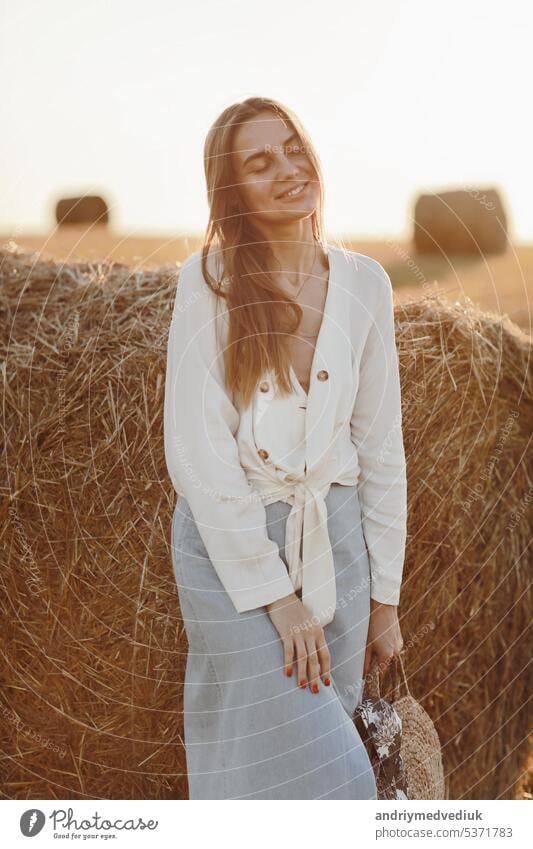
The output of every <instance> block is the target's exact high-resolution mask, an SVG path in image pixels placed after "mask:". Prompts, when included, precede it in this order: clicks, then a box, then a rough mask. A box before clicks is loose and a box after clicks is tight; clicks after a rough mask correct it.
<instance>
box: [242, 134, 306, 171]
mask: <svg viewBox="0 0 533 849" xmlns="http://www.w3.org/2000/svg"><path fill="white" fill-rule="evenodd" d="M296 138H298V133H296V132H294V133H291V135H290V136H289V138H287V139H285V141H284V142H282V145H283V147H285V146H286V145H288V144H289V142H291V141H292V140H293V139H296ZM260 156H267V152H266V150H259V151H257V152H256V153H251V154H250V156H247V157H246V159H245V160H244V162H243V163H242V167H243V168H244V166H245V165H248V163H249V162H251V161H252V159H257V158H258V157H260Z"/></svg>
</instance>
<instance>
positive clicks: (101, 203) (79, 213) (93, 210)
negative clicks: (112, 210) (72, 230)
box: [56, 195, 109, 225]
mask: <svg viewBox="0 0 533 849" xmlns="http://www.w3.org/2000/svg"><path fill="white" fill-rule="evenodd" d="M56 222H57V224H59V225H66V224H68V225H71V224H76V225H78V224H108V223H109V210H108V207H107V203H106V202H105V200H104V199H103V198H102V197H100V196H99V195H83V197H74V198H61V200H59V201H58V202H57V204H56Z"/></svg>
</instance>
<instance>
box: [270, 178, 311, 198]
mask: <svg viewBox="0 0 533 849" xmlns="http://www.w3.org/2000/svg"><path fill="white" fill-rule="evenodd" d="M308 182H309V181H307V182H306V183H300V185H298V186H295V188H294V189H290V190H289V189H288V190H287V191H286V192H283V193H282V194H281V195H278V196H277V197H276V200H279V199H280V198H295V197H298V195H301V194H302V192H303V191H304V189H305V187H306V186H307V183H308Z"/></svg>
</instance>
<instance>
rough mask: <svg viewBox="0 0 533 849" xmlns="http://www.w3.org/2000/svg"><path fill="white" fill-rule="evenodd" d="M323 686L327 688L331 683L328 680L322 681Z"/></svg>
mask: <svg viewBox="0 0 533 849" xmlns="http://www.w3.org/2000/svg"><path fill="white" fill-rule="evenodd" d="M324 684H325V685H326V687H329V685H330V684H331V681H330V680H329V678H325V679H324Z"/></svg>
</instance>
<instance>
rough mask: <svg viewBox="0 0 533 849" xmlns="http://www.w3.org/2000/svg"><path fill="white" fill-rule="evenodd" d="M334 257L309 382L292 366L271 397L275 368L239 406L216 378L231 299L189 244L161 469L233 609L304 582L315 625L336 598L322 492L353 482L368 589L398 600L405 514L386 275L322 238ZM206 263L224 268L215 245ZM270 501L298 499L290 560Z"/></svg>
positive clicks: (177, 304) (175, 321) (171, 352)
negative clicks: (270, 524)
mask: <svg viewBox="0 0 533 849" xmlns="http://www.w3.org/2000/svg"><path fill="white" fill-rule="evenodd" d="M328 259H329V267H330V274H329V283H328V292H327V298H326V303H325V306H324V313H323V318H322V324H321V327H320V332H319V335H318V338H317V342H316V348H315V353H314V357H313V362H312V368H311V375H310V385H309V393H308V394H306V393H305V392H304V390H303V389H302V387H301V385H300V384H299V383H298V380H297V378H296V375H295V372H294V370H293V369H292V368H291V375H292V378H293V385H294V392H293V393H292V395H290V396H288V397H287V396H285V397H283V396H281V395H279V394H278V392H277V384H276V376H275V373H274V372H273V371H271V372H269V373H267V374H265V375H264V376H263V380H262V381H261V382H260V383H259V385H258V387H257V389H256V392H255V395H254V398H253V402H252V405H251V407H249V408H248V409H243V407H242V405H241V404H240V401H239V397H234V395H233V394H231V393H230V394H228V392H227V390H226V388H225V386H224V363H223V355H222V351H223V350H224V346H225V344H226V340H227V330H228V312H227V308H226V305H225V301H224V300H223V299H221V298H217V296H216V295H214V294H213V292H211V290H210V289H209V287H208V286H207V284H206V283H205V281H204V279H203V276H202V272H201V252H200V251H197V252H196V253H193V254H191V255H190V256H189V257H188V259H187V260H186V261H185V262H184V263H183V264H182V266H181V268H180V271H179V282H178V287H177V290H176V297H175V301H174V309H173V315H172V322H171V326H170V332H169V338H168V357H167V371H166V386H165V409H164V445H165V459H166V464H167V468H168V473H169V476H170V478H171V480H172V484H173V486H174V489H175V491H176V493H177V494H178V496H179V495H183V496H184V497H185V499H186V500H187V501H188V503H189V506H190V509H191V512H192V514H193V516H194V519H195V522H196V525H197V527H198V531H199V533H200V536H201V538H202V540H203V542H204V545H205V548H206V551H207V553H208V555H209V558H210V560H211V562H212V564H213V567H214V568H215V570H216V572H217V574H218V576H219V578H220V581H221V583H222V585H223V587H224V589H225V590H226V591H227V593H228V594H229V596H230V597H231V599H232V602H233V604H234V606H235V608H236V610H237V611H238V612H243V611H247V610H253V609H255V608H258V607H261V606H262V605H265V604H268V603H270V602H272V601H275V600H276V599H278V598H282V597H284V596H286V595H288V594H289V593H292V592H294V591H295V590H296V589H299V588H300V587H301V588H302V601H303V602H304V604H305V605H306V606H307V608H308V610H309V611H310V612H311V614H312V616H313V617H316V621H319V622H320V623H321V624H322V625H325V624H327V623H328V622H331V621H332V619H333V617H334V615H335V609H336V606H337V605H338V604H342V603H343V600H342V599H337V598H336V587H335V571H334V564H333V556H332V551H331V545H330V541H329V535H328V528H327V508H326V504H325V501H324V499H325V496H326V495H327V493H328V491H329V488H330V485H331V483H333V482H338V483H341V484H344V485H357V487H358V493H359V502H360V505H361V519H362V527H363V534H364V538H365V543H366V547H367V550H368V554H369V561H370V571H371V587H370V590H371V597H372V598H373V599H376V600H377V601H380V602H383V603H385V604H394V605H396V604H398V603H399V598H400V586H401V580H402V572H403V563H404V555H405V543H406V523H407V480H406V464H405V454H404V445H403V438H402V413H401V396H400V379H399V370H398V357H397V350H396V344H395V333H394V310H393V293H392V286H391V281H390V279H389V276H388V275H387V273H386V271H385V270H384V268H383V267H382V266H381V265H380V264H379V263H378V262H377V261H376V260H374V259H372V258H371V257H368V256H365V255H364V254H360V253H357V252H355V251H344V250H343V249H341V248H338V247H333V246H329V247H328ZM208 263H209V265H208V267H209V270H210V272H211V273H212V274H213V276H215V277H217V279H220V277H221V276H222V273H221V272H222V267H221V261H220V258H219V256H218V255H217V258H216V259H215V258H214V257H213V254H212V253H210V255H209V259H208ZM237 395H238V393H237ZM302 437H303V442H302ZM277 500H283V501H286V502H287V503H289V504H291V505H292V510H291V512H290V513H289V516H288V519H287V524H286V540H285V553H286V557H287V562H288V564H289V571H287V567H286V565H285V563H284V562H283V560H282V559H281V557H280V553H279V550H278V546H277V544H276V543H275V542H274V541H272V540H270V539H269V537H268V534H267V529H266V516H265V505H266V504H269V503H271V502H273V501H277ZM355 520H356V516H354V521H355ZM302 530H303V547H302V555H303V556H302V559H301V558H300V552H299V549H300V540H301V539H302ZM344 603H346V602H345V601H344Z"/></svg>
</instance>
